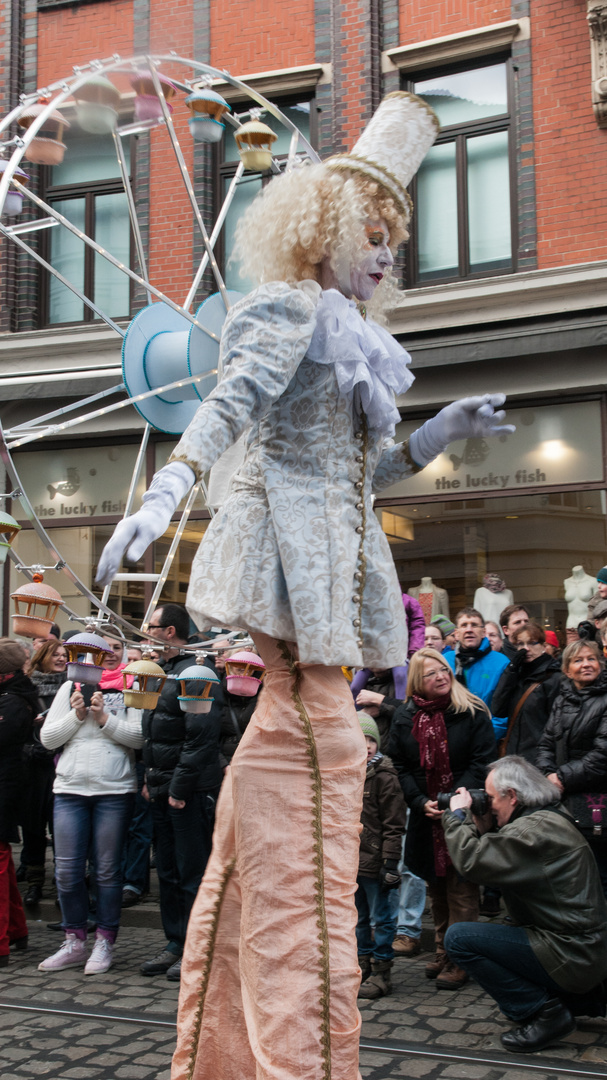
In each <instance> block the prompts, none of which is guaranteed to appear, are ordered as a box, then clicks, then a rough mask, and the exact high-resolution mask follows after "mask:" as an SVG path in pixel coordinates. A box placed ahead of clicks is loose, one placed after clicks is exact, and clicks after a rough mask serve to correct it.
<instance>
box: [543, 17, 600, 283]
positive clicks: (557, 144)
mask: <svg viewBox="0 0 607 1080" xmlns="http://www.w3.org/2000/svg"><path fill="white" fill-rule="evenodd" d="M531 18H532V24H531V34H532V62H533V110H534V126H535V169H536V189H537V220H538V260H539V266H540V267H549V266H562V265H566V264H567V263H580V262H593V261H595V260H597V259H604V258H607V200H606V199H605V162H606V161H607V130H605V129H600V128H598V127H597V124H596V121H595V119H594V113H593V110H592V103H591V98H590V41H589V34H588V26H587V23H586V3H585V0H574V2H573V3H572V2H571V0H534V2H533V4H532V16H531Z"/></svg>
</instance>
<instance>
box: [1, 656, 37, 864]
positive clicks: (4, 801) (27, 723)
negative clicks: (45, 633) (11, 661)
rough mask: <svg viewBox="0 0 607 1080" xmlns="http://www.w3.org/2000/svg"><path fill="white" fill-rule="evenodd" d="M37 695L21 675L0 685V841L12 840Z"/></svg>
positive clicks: (26, 679)
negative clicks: (24, 750)
mask: <svg viewBox="0 0 607 1080" xmlns="http://www.w3.org/2000/svg"><path fill="white" fill-rule="evenodd" d="M37 712H38V695H37V693H36V691H35V689H34V686H33V685H32V683H31V682H30V680H29V679H28V677H27V675H24V673H23V672H22V671H16V672H15V674H14V675H13V677H12V678H11V679H7V681H6V682H3V683H2V684H1V685H0V841H2V842H3V843H5V844H10V843H12V842H13V841H14V840H15V835H14V834H15V829H16V826H17V819H18V817H19V803H20V797H21V795H22V791H23V772H24V769H23V745H24V743H26V742H27V740H28V739H29V738H30V736H31V732H32V725H33V721H34V717H35V716H36V713H37Z"/></svg>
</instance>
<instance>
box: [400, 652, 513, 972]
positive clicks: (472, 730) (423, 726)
mask: <svg viewBox="0 0 607 1080" xmlns="http://www.w3.org/2000/svg"><path fill="white" fill-rule="evenodd" d="M387 753H388V754H389V756H390V757H391V758H392V761H393V762H394V765H395V766H396V769H397V772H398V774H399V779H400V782H401V786H402V789H403V794H404V796H405V801H406V803H407V804H408V806H409V810H410V819H409V828H408V832H407V839H406V842H405V863H406V864H407V866H408V868H409V870H411V872H412V873H414V874H417V876H418V877H422V878H425V880H426V882H427V884H428V894H429V896H430V903H431V907H432V917H433V920H434V939H435V943H436V956H435V958H434V960H432V961H431V962H430V963H429V964H427V965H426V975H427V976H428V978H429V979H436V985H437V986H438V987H440V988H441V989H444V990H459V988H460V987H461V986H463V985H464V983H465V982H466V981H467V978H468V976H467V975H466V973H465V971H463V970H462V969H461V968H458V967H456V966H455V964H453V963H450V962H449V960H448V957H447V954H446V952H445V947H444V938H445V933H446V931H447V927H448V926H451V925H452V924H453V923H456V922H473V921H475V920H476V919H477V918H478V908H479V890H478V885H471V884H469V883H468V882H466V881H463V880H462V879H461V878H460V877H459V876H458V874H457V873H456V871H455V869H454V867H453V865H452V863H451V859H450V857H449V852H448V851H447V845H446V843H445V838H444V834H443V829H442V824H441V817H442V814H443V811H442V810H439V807H438V802H437V796H438V794H439V792H449V791H455V790H456V789H457V788H458V787H466V788H468V789H471V788H482V787H484V783H485V775H486V766H487V765H488V764H489V762H490V761H491V760H492V759H493V757H494V756H495V737H494V734H493V725H492V723H491V716H490V713H489V710H488V709H487V706H486V705H485V704H484V702H482V701H481V699H480V698H478V697H475V695H474V694H471V693H470V692H469V691H468V690H466V688H465V687H464V686H462V685H461V683H459V682H457V680H456V678H455V676H454V674H453V671H452V670H451V668H450V666H449V664H448V662H447V661H446V660H445V659H444V657H443V656H442V655H441V653H439V652H437V651H436V649H430V648H424V649H420V650H419V652H417V653H415V656H414V657H413V658H412V660H411V663H410V666H409V681H408V684H407V700H406V701H405V702H404V704H403V705H401V706H400V708H398V709H397V710H396V712H395V714H394V719H393V721H392V730H391V735H390V743H389V745H388V748H387Z"/></svg>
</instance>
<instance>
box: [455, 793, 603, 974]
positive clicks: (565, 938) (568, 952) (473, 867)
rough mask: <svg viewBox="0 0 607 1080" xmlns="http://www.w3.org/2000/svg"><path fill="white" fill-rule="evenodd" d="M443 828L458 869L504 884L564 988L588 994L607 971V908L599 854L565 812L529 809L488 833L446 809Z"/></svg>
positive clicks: (471, 877)
mask: <svg viewBox="0 0 607 1080" xmlns="http://www.w3.org/2000/svg"><path fill="white" fill-rule="evenodd" d="M443 829H444V830H445V837H446V840H447V846H448V848H449V854H450V855H451V858H452V860H453V865H454V866H455V868H456V870H457V871H458V872H459V873H460V874H462V876H463V877H465V878H466V880H467V881H473V882H476V883H477V884H479V885H480V884H482V885H492V886H494V887H495V888H499V889H501V890H502V893H503V897H504V901H505V903H506V906H507V908H508V911H509V913H510V915H511V916H512V919H513V920H514V922H515V923H516V924H517V925H519V926H523V927H524V928H525V929H526V931H527V933H528V935H529V944H530V945H531V948H532V949H533V951H534V953H535V955H536V957H537V959H538V960H539V962H540V964H541V965H542V967H543V968H544V969H545V970H546V971H547V972H548V974H549V975H550V976H551V977H552V978H553V979H554V981H555V982H556V983H558V985H559V986H562V987H563V989H564V990H567V991H569V992H570V993H573V994H583V993H585V992H586V991H587V990H591V989H592V987H594V986H596V984H597V983H599V982H601V980H602V979H604V978H605V977H606V976H607V906H606V904H605V898H604V896H603V891H602V889H601V882H600V880H599V874H598V870H597V866H596V862H595V859H594V855H593V854H592V852H591V850H590V848H589V847H588V844H587V843H586V841H585V839H584V837H583V836H582V834H581V833H580V832H579V830H578V829H577V828H576V826H575V824H574V822H573V821H572V819H571V817H570V816H569V814H568V813H567V812H566V811H556V810H555V808H551V807H549V806H544V807H541V808H540V809H537V810H525V811H523V813H522V814H520V815H519V816H518V817H516V818H515V819H514V820H511V821H509V822H508V824H507V825H504V826H502V828H501V829H499V831H498V832H497V833H485V834H484V836H480V835H479V833H478V830H477V828H476V826H475V824H474V822H473V821H472V819H471V817H470V816H469V815H467V816H466V819H465V820H464V821H462V820H461V819H460V818H459V817H458V816H457V815H456V814H452V813H451V812H450V811H446V812H445V813H444V814H443Z"/></svg>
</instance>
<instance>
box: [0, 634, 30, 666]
mask: <svg viewBox="0 0 607 1080" xmlns="http://www.w3.org/2000/svg"><path fill="white" fill-rule="evenodd" d="M26 661H27V650H26V649H24V648H23V645H20V644H19V642H18V641H13V640H12V639H11V638H0V675H11V674H12V673H13V671H19V669H20V668H22V667H23V665H24V664H25V663H26Z"/></svg>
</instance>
